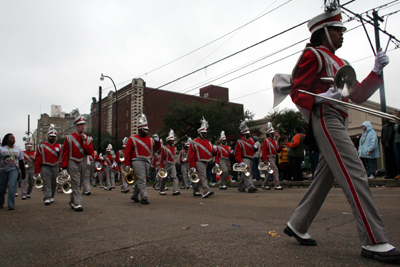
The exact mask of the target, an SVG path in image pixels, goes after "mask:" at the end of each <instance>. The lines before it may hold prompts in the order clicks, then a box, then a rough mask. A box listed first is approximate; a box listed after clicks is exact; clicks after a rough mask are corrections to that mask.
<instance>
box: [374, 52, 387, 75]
mask: <svg viewBox="0 0 400 267" xmlns="http://www.w3.org/2000/svg"><path fill="white" fill-rule="evenodd" d="M387 64H389V57H388V56H387V55H386V53H385V51H382V47H381V48H379V50H378V53H376V56H375V65H374V68H373V69H372V71H373V72H375V73H376V74H378V75H381V74H382V70H383V68H384V67H385V66H386V65H387Z"/></svg>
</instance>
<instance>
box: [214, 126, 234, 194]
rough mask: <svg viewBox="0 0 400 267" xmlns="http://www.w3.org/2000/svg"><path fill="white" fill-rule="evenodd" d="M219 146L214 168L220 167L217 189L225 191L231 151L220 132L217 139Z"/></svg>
mask: <svg viewBox="0 0 400 267" xmlns="http://www.w3.org/2000/svg"><path fill="white" fill-rule="evenodd" d="M219 141H220V142H221V144H220V145H219V146H217V155H216V156H215V166H216V167H221V170H222V174H221V178H220V180H219V184H220V186H219V189H220V190H226V189H227V187H226V177H228V173H229V171H228V166H229V157H231V156H232V154H233V151H232V150H231V148H230V146H228V145H227V143H226V136H225V132H224V131H222V132H221V137H220V138H219Z"/></svg>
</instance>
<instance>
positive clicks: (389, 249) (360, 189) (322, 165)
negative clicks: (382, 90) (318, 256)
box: [284, 9, 400, 262]
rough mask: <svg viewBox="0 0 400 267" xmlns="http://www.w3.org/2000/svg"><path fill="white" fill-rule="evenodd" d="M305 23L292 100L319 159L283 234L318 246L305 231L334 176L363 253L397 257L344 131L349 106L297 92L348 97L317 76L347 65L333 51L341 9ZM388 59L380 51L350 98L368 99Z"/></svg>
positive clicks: (332, 73)
mask: <svg viewBox="0 0 400 267" xmlns="http://www.w3.org/2000/svg"><path fill="white" fill-rule="evenodd" d="M308 27H309V30H310V31H311V34H312V35H311V44H308V45H307V50H305V51H304V53H303V55H302V57H301V58H300V59H299V61H298V64H297V65H296V67H295V69H294V71H293V74H292V79H293V82H294V83H293V88H292V90H291V98H292V100H293V102H294V103H295V104H296V105H298V106H299V107H300V109H301V110H302V111H303V112H302V113H303V115H304V117H305V118H306V119H307V120H308V121H309V127H308V131H307V135H306V139H309V137H310V136H311V139H309V140H315V141H316V143H317V145H318V148H319V150H320V157H319V165H318V167H317V170H316V172H315V176H314V177H315V179H314V181H313V182H312V184H311V186H310V187H309V188H308V190H307V192H306V193H305V195H304V197H303V199H302V200H301V201H300V204H299V206H298V207H297V208H296V210H295V211H294V213H293V215H292V216H291V218H290V220H289V222H288V223H287V226H286V228H285V230H284V232H285V233H286V234H287V235H289V236H293V237H295V238H296V239H297V241H298V242H300V244H302V245H307V246H316V245H317V242H316V241H315V240H314V239H312V238H311V237H310V236H309V235H308V233H307V232H308V229H309V227H310V226H311V223H312V221H313V220H314V218H315V216H316V215H317V213H318V211H319V209H320V208H321V206H322V204H323V202H324V200H325V198H326V196H327V194H328V193H329V191H330V189H331V188H332V185H333V182H334V180H335V179H336V180H337V181H338V183H339V185H340V187H341V188H342V190H343V193H344V194H345V195H346V198H347V200H348V201H349V203H350V205H351V208H352V210H353V214H354V216H355V219H356V224H357V228H358V234H359V237H360V240H361V244H362V250H361V256H362V257H366V258H372V259H375V260H379V261H384V262H392V261H399V260H400V250H399V249H397V248H395V247H393V246H392V245H390V244H389V243H388V242H389V238H388V235H387V232H386V229H385V226H384V225H383V222H382V219H381V217H380V214H379V212H378V211H377V209H376V207H375V204H374V200H373V198H372V194H371V191H370V188H369V185H368V178H367V173H366V171H365V168H364V166H363V164H362V162H361V160H360V158H359V157H358V155H357V152H356V150H355V149H354V145H353V142H352V141H351V139H350V137H349V135H348V133H347V126H348V115H349V112H348V109H347V108H346V107H345V106H344V105H340V104H337V103H336V102H333V101H331V102H330V101H328V100H325V99H323V98H320V97H318V96H311V95H308V94H304V93H301V92H299V89H302V90H305V91H308V92H314V93H316V94H319V95H320V96H328V97H330V98H333V99H337V100H342V101H345V102H348V98H342V94H341V92H340V90H338V91H335V90H334V88H333V86H332V85H330V84H329V83H325V82H323V81H321V79H320V78H321V77H334V76H335V74H336V72H337V70H338V69H339V68H340V67H342V66H343V65H346V64H347V63H346V61H344V60H342V59H340V58H339V57H337V56H336V55H335V51H336V50H337V49H339V48H340V47H341V46H342V43H343V32H344V31H345V29H346V28H345V27H343V23H342V22H341V11H340V9H337V10H335V11H333V12H330V13H328V12H327V13H323V14H321V15H319V16H317V17H315V18H313V19H311V20H310V22H309V23H308ZM310 48H311V49H310ZM312 49H314V50H315V51H312ZM318 59H320V60H318ZM388 63H389V58H388V57H387V55H386V54H385V53H384V52H383V51H381V50H380V51H378V53H377V54H376V57H375V65H374V68H373V69H372V72H370V74H369V75H368V76H367V78H366V79H365V80H363V81H362V82H361V83H358V82H357V84H356V86H355V88H354V91H353V93H352V94H351V95H350V97H349V98H350V99H351V100H352V101H353V102H356V103H362V102H364V101H366V100H367V99H368V98H369V97H370V96H371V95H372V94H373V93H374V92H375V91H376V90H377V89H378V88H379V86H380V85H382V83H383V77H382V75H381V74H382V69H383V68H384V66H385V65H386V64H388Z"/></svg>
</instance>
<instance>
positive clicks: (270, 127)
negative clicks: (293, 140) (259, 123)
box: [265, 122, 275, 134]
mask: <svg viewBox="0 0 400 267" xmlns="http://www.w3.org/2000/svg"><path fill="white" fill-rule="evenodd" d="M274 132H275V130H274V127H272V123H270V122H267V131H266V132H265V133H266V134H270V133H274Z"/></svg>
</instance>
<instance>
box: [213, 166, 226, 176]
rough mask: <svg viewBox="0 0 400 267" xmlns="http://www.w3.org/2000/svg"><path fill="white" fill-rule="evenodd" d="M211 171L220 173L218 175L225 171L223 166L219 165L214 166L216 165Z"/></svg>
mask: <svg viewBox="0 0 400 267" xmlns="http://www.w3.org/2000/svg"><path fill="white" fill-rule="evenodd" d="M211 172H212V173H216V174H218V175H221V174H222V173H223V171H222V169H221V167H219V166H218V167H217V166H214V167H213V168H212V170H211Z"/></svg>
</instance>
